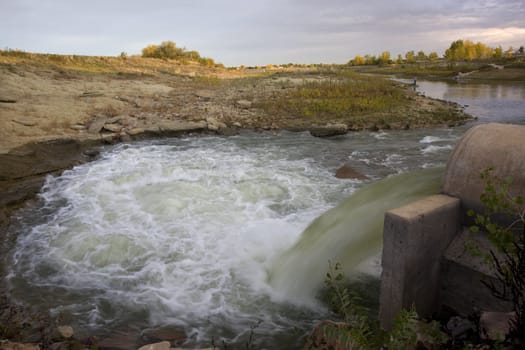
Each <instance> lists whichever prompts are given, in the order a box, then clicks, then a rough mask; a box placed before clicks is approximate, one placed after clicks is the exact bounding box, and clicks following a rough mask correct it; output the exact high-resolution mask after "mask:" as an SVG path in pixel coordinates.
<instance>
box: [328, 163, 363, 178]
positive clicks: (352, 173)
mask: <svg viewBox="0 0 525 350" xmlns="http://www.w3.org/2000/svg"><path fill="white" fill-rule="evenodd" d="M335 177H337V178H338V179H356V180H368V177H367V176H366V175H363V174H361V173H360V172H358V171H356V170H354V169H352V168H351V167H349V166H348V165H346V164H345V165H343V166H342V167H340V168H339V169H337V171H336V172H335Z"/></svg>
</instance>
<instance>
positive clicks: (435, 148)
mask: <svg viewBox="0 0 525 350" xmlns="http://www.w3.org/2000/svg"><path fill="white" fill-rule="evenodd" d="M450 150H452V146H451V145H445V146H437V145H430V146H427V147H425V148H424V149H422V150H421V153H423V154H428V153H440V152H445V151H446V152H449V151H450Z"/></svg>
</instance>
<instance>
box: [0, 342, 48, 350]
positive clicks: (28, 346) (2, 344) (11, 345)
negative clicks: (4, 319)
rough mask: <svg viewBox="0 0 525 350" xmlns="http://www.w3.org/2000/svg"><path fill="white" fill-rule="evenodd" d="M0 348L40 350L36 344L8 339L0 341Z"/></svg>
mask: <svg viewBox="0 0 525 350" xmlns="http://www.w3.org/2000/svg"><path fill="white" fill-rule="evenodd" d="M0 350H40V347H39V346H38V345H36V344H23V343H12V342H10V341H7V340H2V341H0Z"/></svg>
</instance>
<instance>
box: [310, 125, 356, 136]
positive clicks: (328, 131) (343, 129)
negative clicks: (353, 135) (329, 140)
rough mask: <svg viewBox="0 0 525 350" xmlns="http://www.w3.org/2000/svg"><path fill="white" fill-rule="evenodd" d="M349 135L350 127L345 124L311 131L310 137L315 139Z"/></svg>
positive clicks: (319, 127) (320, 127) (316, 128)
mask: <svg viewBox="0 0 525 350" xmlns="http://www.w3.org/2000/svg"><path fill="white" fill-rule="evenodd" d="M347 133H348V126H346V125H345V124H327V125H324V126H318V127H314V128H312V129H310V135H312V136H315V137H330V136H337V135H345V134H347Z"/></svg>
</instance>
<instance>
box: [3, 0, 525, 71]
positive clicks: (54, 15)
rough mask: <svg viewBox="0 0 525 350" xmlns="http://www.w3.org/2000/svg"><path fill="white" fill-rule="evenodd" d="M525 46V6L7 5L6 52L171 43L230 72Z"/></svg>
mask: <svg viewBox="0 0 525 350" xmlns="http://www.w3.org/2000/svg"><path fill="white" fill-rule="evenodd" d="M460 38H461V39H469V40H473V41H481V42H483V43H486V44H489V45H490V46H497V45H502V46H503V48H504V49H506V48H508V47H509V46H513V47H516V48H517V47H519V46H521V45H525V0H402V1H396V0H364V1H356V0H244V1H243V0H215V1H214V0H0V48H3V49H4V48H7V47H8V48H12V49H15V48H18V49H22V50H25V51H31V52H49V53H64V54H85V55H118V54H120V53H121V52H122V51H124V52H127V53H128V54H130V55H131V54H139V53H140V52H141V49H142V48H143V47H145V46H147V45H148V44H153V43H156V44H158V43H160V42H161V41H165V40H172V41H174V42H175V43H176V44H177V46H179V47H186V48H188V49H191V50H197V51H199V52H200V53H201V55H204V56H208V57H212V58H213V59H215V60H216V61H218V62H222V63H224V64H225V65H228V66H232V65H241V64H245V65H262V64H267V63H288V62H294V63H321V62H322V63H345V62H347V61H348V60H349V59H351V58H353V57H354V56H355V55H356V54H362V55H364V54H367V53H368V54H375V55H377V54H379V53H380V52H381V51H390V52H391V54H392V55H393V56H395V55H397V54H398V53H401V54H404V53H405V52H406V51H408V50H415V51H416V52H417V51H418V50H424V51H425V52H427V53H428V52H430V51H436V52H438V53H439V54H440V55H441V54H443V53H444V50H445V49H446V48H447V47H448V46H449V45H450V43H451V42H452V41H453V40H456V39H460Z"/></svg>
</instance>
